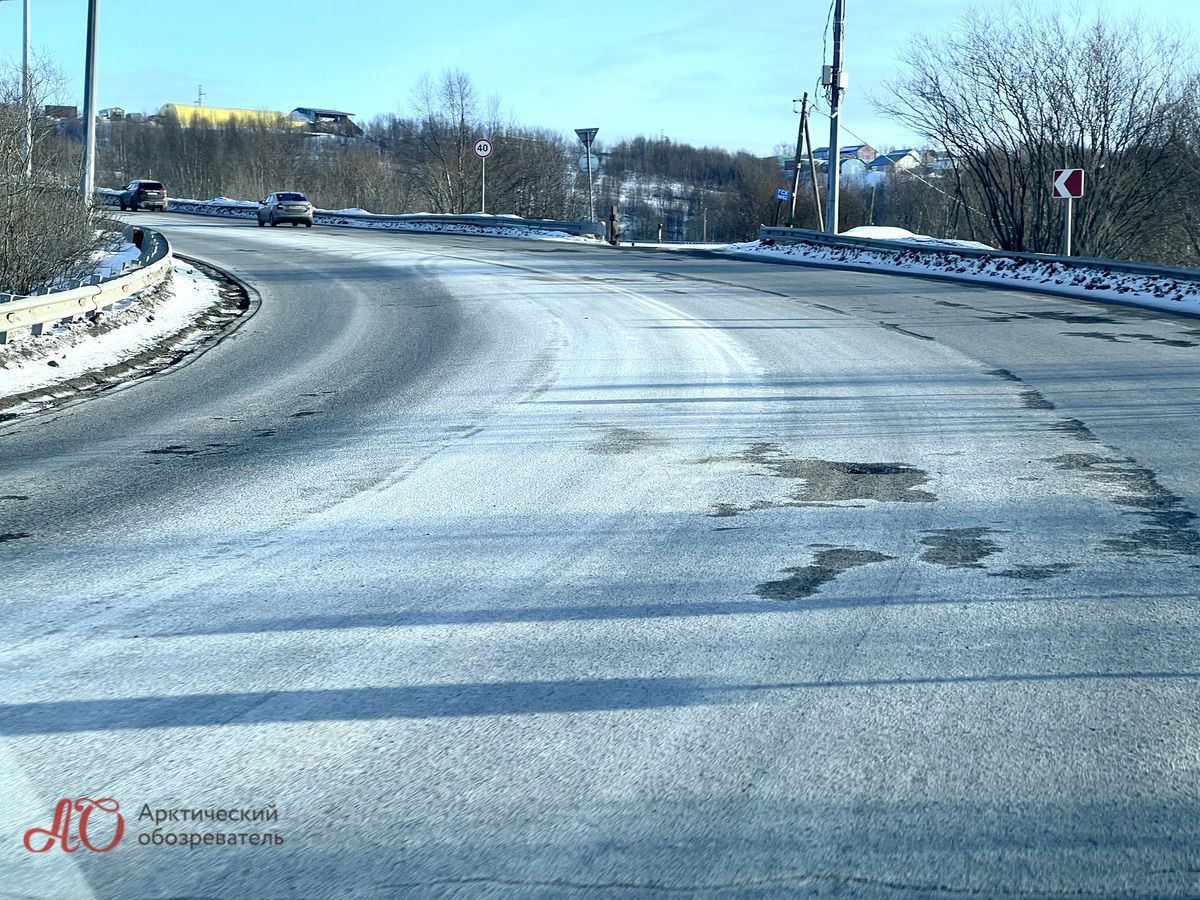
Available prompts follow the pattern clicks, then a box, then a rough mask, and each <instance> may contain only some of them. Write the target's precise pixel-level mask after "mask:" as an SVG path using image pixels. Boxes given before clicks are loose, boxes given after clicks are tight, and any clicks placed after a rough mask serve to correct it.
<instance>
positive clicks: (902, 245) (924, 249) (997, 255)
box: [758, 225, 1200, 282]
mask: <svg viewBox="0 0 1200 900" xmlns="http://www.w3.org/2000/svg"><path fill="white" fill-rule="evenodd" d="M758 237H759V240H772V241H776V242H778V243H789V244H817V245H821V246H826V247H856V248H860V249H863V250H874V251H877V252H883V253H891V254H897V255H899V254H905V253H910V254H914V255H916V256H941V257H945V256H957V257H967V258H970V259H987V260H992V259H1011V260H1015V261H1019V262H1027V263H1036V264H1040V265H1055V264H1057V265H1059V266H1062V267H1063V268H1064V269H1096V270H1102V271H1104V272H1108V273H1120V274H1128V275H1142V276H1145V277H1147V278H1154V279H1170V280H1173V281H1186V282H1200V269H1183V268H1179V267H1175V266H1158V265H1154V264H1153V263H1139V262H1127V261H1125V260H1119V259H1094V258H1091V257H1086V256H1047V255H1043V254H1040V253H1017V252H1014V251H1011V250H984V249H980V248H977V247H957V246H954V245H952V244H939V243H937V242H935V241H928V242H926V241H904V240H885V239H882V238H860V237H850V236H849V235H840V234H839V235H831V234H826V233H825V232H823V231H809V230H808V229H806V228H776V227H772V226H769V225H764V226H762V227H761V228H760V229H759V233H758Z"/></svg>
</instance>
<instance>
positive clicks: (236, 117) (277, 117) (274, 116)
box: [157, 103, 292, 128]
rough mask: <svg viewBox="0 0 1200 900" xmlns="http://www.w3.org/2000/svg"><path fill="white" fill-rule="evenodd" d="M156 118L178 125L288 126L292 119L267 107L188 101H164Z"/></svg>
mask: <svg viewBox="0 0 1200 900" xmlns="http://www.w3.org/2000/svg"><path fill="white" fill-rule="evenodd" d="M157 118H158V119H160V120H169V121H174V122H178V123H179V124H180V125H184V126H187V125H209V126H211V127H214V128H215V127H220V126H222V125H229V124H231V123H232V124H234V125H269V126H275V127H288V126H290V125H291V124H292V120H291V119H290V117H289V116H288V115H287V113H282V112H275V111H273V110H268V109H235V108H233V107H228V106H195V105H193V104H190V103H164V104H163V105H162V107H160V108H159V110H158V116H157Z"/></svg>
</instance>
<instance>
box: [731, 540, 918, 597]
mask: <svg viewBox="0 0 1200 900" xmlns="http://www.w3.org/2000/svg"><path fill="white" fill-rule="evenodd" d="M895 558H896V557H894V556H888V555H887V554H885V553H879V552H877V551H875V550H857V549H854V548H851V547H835V548H834V549H832V550H819V551H817V553H816V555H815V556H814V557H813V561H812V562H811V563H809V564H808V565H807V566H798V567H795V568H791V569H784V570H783V571H784V572H785V573H787V574H788V577H787V578H781V579H780V580H778V581H764V582H763V583H762V584H760V585H759V586H758V587H757V588H755V590H754V593H756V594H757V595H758V596H760V597H762V598H763V599H764V600H803V599H804V598H806V597H811V596H812V595H813V594H815V593H816V592H817V591H818V590H820V588H821V586H822V585H825V584H828V583H829V582H831V581H833V580H834V579H835V578H837V577H838V576H839V575H841V574H842V573H843V572H848V571H850V570H851V569H855V568H858V567H859V566H869V565H871V564H872V563H880V562H887V561H888V560H892V559H895Z"/></svg>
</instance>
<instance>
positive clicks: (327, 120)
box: [291, 106, 363, 138]
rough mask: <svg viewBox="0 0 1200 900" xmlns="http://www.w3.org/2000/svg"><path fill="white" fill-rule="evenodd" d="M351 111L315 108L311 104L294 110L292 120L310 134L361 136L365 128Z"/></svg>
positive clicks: (346, 136)
mask: <svg viewBox="0 0 1200 900" xmlns="http://www.w3.org/2000/svg"><path fill="white" fill-rule="evenodd" d="M352 115H354V113H351V112H342V111H341V110H340V109H315V108H313V107H309V106H298V107H296V108H295V109H293V110H292V113H291V118H292V121H293V122H295V123H297V124H298V125H299V126H300V127H301V128H303V129H305V130H306V131H307V132H309V133H310V134H331V135H336V136H338V137H343V138H360V137H362V136H363V130H362V129H361V128H359V127H358V126H357V125H356V124H354V122H353V121H351V119H350V117H351V116H352Z"/></svg>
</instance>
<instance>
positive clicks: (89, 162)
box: [79, 0, 99, 206]
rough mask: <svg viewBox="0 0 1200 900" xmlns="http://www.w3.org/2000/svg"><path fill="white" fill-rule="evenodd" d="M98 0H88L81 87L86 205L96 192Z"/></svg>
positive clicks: (89, 204) (88, 204) (90, 203)
mask: <svg viewBox="0 0 1200 900" xmlns="http://www.w3.org/2000/svg"><path fill="white" fill-rule="evenodd" d="M98 2H99V0H88V20H87V62H86V64H85V71H84V88H83V135H84V139H83V179H82V180H81V181H80V184H79V193H80V194H82V195H83V202H84V205H86V206H91V205H92V199H93V195H94V194H95V192H96V16H97V10H96V5H97V3H98Z"/></svg>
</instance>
